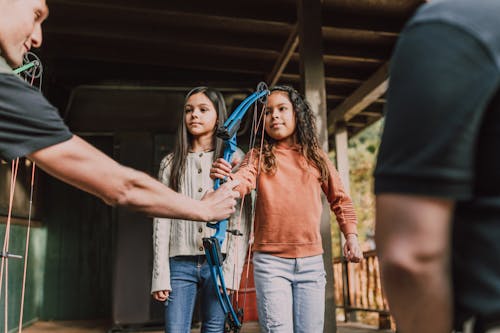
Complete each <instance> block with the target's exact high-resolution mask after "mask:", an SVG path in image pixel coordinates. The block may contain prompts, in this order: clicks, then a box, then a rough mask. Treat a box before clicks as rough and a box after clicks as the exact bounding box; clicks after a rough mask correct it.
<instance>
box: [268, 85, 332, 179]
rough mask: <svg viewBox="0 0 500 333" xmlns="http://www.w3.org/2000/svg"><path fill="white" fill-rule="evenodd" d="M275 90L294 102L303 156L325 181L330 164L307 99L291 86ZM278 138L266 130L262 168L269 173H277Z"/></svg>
mask: <svg viewBox="0 0 500 333" xmlns="http://www.w3.org/2000/svg"><path fill="white" fill-rule="evenodd" d="M270 91H271V93H272V92H274V91H280V92H284V93H286V94H287V95H288V99H289V100H290V102H291V103H292V106H293V111H294V113H295V120H296V127H295V132H294V136H295V142H296V143H297V144H298V145H299V147H300V148H299V149H300V152H301V154H302V156H304V158H305V159H306V161H308V162H309V163H311V164H312V165H314V166H315V167H316V168H317V169H318V171H319V173H320V181H321V182H325V181H326V180H327V179H328V166H327V163H326V161H325V159H324V158H323V156H322V154H321V147H320V145H319V139H318V136H317V134H316V133H317V132H316V121H315V118H314V115H313V112H312V109H311V106H310V105H309V103H307V101H306V100H305V99H304V98H303V97H302V96H301V95H300V94H299V92H298V91H297V90H295V89H293V88H292V87H290V86H285V85H283V86H275V87H272V88H271V89H270ZM275 145H276V140H274V139H273V138H271V137H270V136H269V135H267V133H265V132H264V145H263V149H262V169H263V170H264V172H267V173H271V174H273V173H275V172H276V170H277V169H278V164H277V161H276V156H275V155H274V147H275Z"/></svg>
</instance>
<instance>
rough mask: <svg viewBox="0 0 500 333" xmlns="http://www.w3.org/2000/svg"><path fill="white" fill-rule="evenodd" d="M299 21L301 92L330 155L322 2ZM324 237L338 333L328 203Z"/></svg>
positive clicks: (329, 311) (330, 305) (306, 5)
mask: <svg viewBox="0 0 500 333" xmlns="http://www.w3.org/2000/svg"><path fill="white" fill-rule="evenodd" d="M297 18H298V35H299V52H300V74H301V79H302V82H301V90H302V92H303V93H304V95H305V98H306V99H307V101H308V102H309V103H310V104H311V107H312V109H313V112H314V114H315V117H316V124H317V127H318V135H319V139H320V144H321V145H322V148H323V149H324V150H325V151H328V133H327V122H326V119H327V117H326V91H325V69H324V64H323V45H322V34H321V0H297ZM321 237H322V239H323V249H324V262H325V270H326V274H327V282H326V294H325V327H324V332H327V333H335V332H336V331H337V325H336V321H335V318H336V315H335V300H334V288H333V258H332V238H331V226H330V211H329V206H328V204H327V202H326V201H325V200H324V201H323V214H322V217H321Z"/></svg>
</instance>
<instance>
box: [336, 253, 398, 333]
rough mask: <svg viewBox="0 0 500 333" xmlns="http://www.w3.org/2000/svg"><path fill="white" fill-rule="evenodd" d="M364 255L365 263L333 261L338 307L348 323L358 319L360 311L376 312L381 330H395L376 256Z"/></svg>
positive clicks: (341, 259)
mask: <svg viewBox="0 0 500 333" xmlns="http://www.w3.org/2000/svg"><path fill="white" fill-rule="evenodd" d="M363 256H364V260H363V261H362V262H361V263H359V264H352V263H347V262H346V261H345V259H344V258H334V260H333V272H334V282H335V287H334V288H335V305H336V307H337V308H342V309H343V310H344V313H345V320H346V321H352V320H355V318H356V312H359V311H362V312H376V313H378V315H379V318H378V327H379V328H380V329H390V328H393V327H391V326H392V325H391V322H393V321H392V320H391V318H390V315H389V307H388V306H387V300H386V299H385V297H384V293H383V291H382V286H381V283H380V269H379V264H378V259H377V255H376V253H375V251H367V252H364V253H363Z"/></svg>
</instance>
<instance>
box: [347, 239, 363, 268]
mask: <svg viewBox="0 0 500 333" xmlns="http://www.w3.org/2000/svg"><path fill="white" fill-rule="evenodd" d="M344 256H345V257H346V259H347V261H350V262H360V261H361V260H362V259H363V253H361V249H360V248H359V242H358V236H356V235H355V234H347V236H346V241H345V244H344Z"/></svg>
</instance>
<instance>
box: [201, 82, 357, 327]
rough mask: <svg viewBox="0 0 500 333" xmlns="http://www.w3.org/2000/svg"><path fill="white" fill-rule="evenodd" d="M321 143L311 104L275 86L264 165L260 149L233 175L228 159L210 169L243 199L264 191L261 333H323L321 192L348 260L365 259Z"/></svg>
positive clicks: (258, 258)
mask: <svg viewBox="0 0 500 333" xmlns="http://www.w3.org/2000/svg"><path fill="white" fill-rule="evenodd" d="M318 141H319V140H318V138H317V136H316V126H315V121H314V115H313V113H312V110H311V108H310V106H309V104H308V103H307V102H306V101H305V100H304V99H303V98H302V97H301V96H300V94H299V93H298V92H297V91H296V90H294V89H293V88H291V87H289V86H277V87H274V88H272V89H271V94H270V95H269V97H268V101H267V105H266V109H265V143H264V146H263V150H262V153H261V158H260V159H259V158H258V154H259V152H258V150H257V149H254V150H253V152H252V151H251V152H249V153H248V154H247V155H246V156H245V159H244V161H243V162H242V164H241V165H240V167H239V169H238V171H237V172H235V173H231V164H229V163H228V162H226V161H224V160H223V159H217V160H216V161H215V162H214V163H213V165H212V169H211V170H210V176H211V177H212V178H213V179H215V178H220V179H225V178H226V177H229V178H232V179H239V180H240V185H239V186H238V187H237V188H236V189H237V190H239V191H240V194H241V195H245V194H248V193H249V192H250V191H251V190H252V189H254V188H257V189H258V193H257V199H256V209H255V241H254V245H253V251H254V256H253V264H254V278H255V287H256V294H257V305H258V313H259V322H260V326H261V329H262V331H263V332H273V333H275V332H286V333H289V332H294V333H299V332H304V333H306V332H307V333H310V332H323V323H324V297H325V284H326V279H325V275H326V274H325V270H324V264H323V257H322V254H323V248H322V245H321V244H322V243H321V234H320V221H321V213H322V202H321V192H323V193H324V194H325V195H326V198H327V200H328V202H329V204H330V208H331V210H332V211H333V212H334V213H335V215H336V217H337V222H338V224H339V226H340V229H341V230H342V232H343V234H344V235H345V238H346V243H345V246H344V255H345V257H346V258H347V260H349V261H352V262H359V261H360V260H361V257H362V254H361V251H360V248H359V244H358V239H357V231H356V224H357V220H356V215H355V212H354V208H353V205H352V201H351V199H350V197H349V196H348V195H347V194H346V193H345V191H344V189H343V186H342V183H341V181H340V177H339V175H338V173H337V171H336V170H335V167H334V166H333V164H332V163H331V162H330V160H329V158H328V156H327V155H326V154H325V153H324V152H323V151H322V150H321V148H320V146H319V143H318ZM256 156H257V157H256ZM259 160H260V161H261V162H260V163H261V165H259ZM260 170H262V172H260V174H259V171H260Z"/></svg>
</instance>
